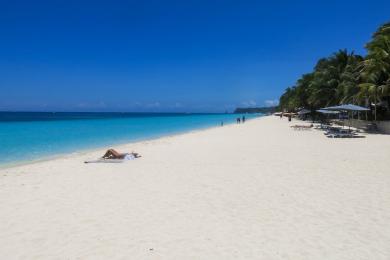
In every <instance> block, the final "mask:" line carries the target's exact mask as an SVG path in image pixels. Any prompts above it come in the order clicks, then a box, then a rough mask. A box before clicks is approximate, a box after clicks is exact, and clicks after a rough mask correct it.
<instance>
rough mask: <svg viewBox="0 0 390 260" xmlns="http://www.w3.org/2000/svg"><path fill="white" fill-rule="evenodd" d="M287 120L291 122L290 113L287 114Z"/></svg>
mask: <svg viewBox="0 0 390 260" xmlns="http://www.w3.org/2000/svg"><path fill="white" fill-rule="evenodd" d="M288 121H289V122H291V115H290V114H289V115H288Z"/></svg>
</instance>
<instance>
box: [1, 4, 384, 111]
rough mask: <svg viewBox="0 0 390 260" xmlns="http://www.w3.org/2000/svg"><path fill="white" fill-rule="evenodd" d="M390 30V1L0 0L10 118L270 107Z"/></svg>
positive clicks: (5, 104)
mask: <svg viewBox="0 0 390 260" xmlns="http://www.w3.org/2000/svg"><path fill="white" fill-rule="evenodd" d="M386 21H390V1H389V0H387V1H377V0H371V1H367V0H366V1H360V0H357V1H334V0H327V1H325V0H324V1H314V0H311V1H303V0H302V1H300V0H295V1H291V0H289V1H287V0H285V1H260V0H258V1H244V0H241V1H228V0H225V1H213V0H208V1H190V0H185V1H179V0H178V1H163V0H160V1H147V0H145V1H141V0H140V1H130V0H128V1H115V0H112V1H99V0H96V1H83V0H78V1H71V0H66V1H56V0H51V1H39V0H37V1H18V0H0V110H24V111H26V110H27V111H183V112H184V111H185V112H223V111H225V110H229V111H231V110H232V109H234V108H235V107H236V106H263V105H271V104H274V103H275V100H277V99H278V98H279V96H280V94H281V93H282V92H283V90H284V89H285V88H286V87H288V86H291V85H293V84H294V82H295V81H296V79H297V78H298V77H299V76H300V75H301V74H303V73H305V72H308V71H310V70H311V69H312V67H313V66H314V65H315V63H316V61H317V60H318V59H319V58H321V57H324V56H328V55H330V54H332V53H333V52H335V51H337V50H338V49H343V48H347V49H348V50H355V52H356V53H359V54H364V53H365V51H364V44H365V43H366V42H367V41H368V40H369V39H370V37H371V35H372V33H373V32H374V31H375V30H376V29H377V27H378V26H379V25H380V24H382V23H384V22H386Z"/></svg>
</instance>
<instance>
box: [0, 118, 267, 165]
mask: <svg viewBox="0 0 390 260" xmlns="http://www.w3.org/2000/svg"><path fill="white" fill-rule="evenodd" d="M242 116H243V114H227V113H226V114H191V113H96V112H93V113H86V112H78V113H72V112H0V167H7V166H12V165H16V164H21V163H28V162H34V161H38V160H44V159H49V158H51V157H55V156H60V155H64V154H68V153H75V152H82V151H85V150H90V149H95V148H96V149H97V148H102V149H106V148H111V147H113V146H114V145H118V144H124V143H130V142H136V141H143V140H149V139H155V138H159V137H163V136H168V135H173V134H179V133H185V132H189V131H193V130H200V129H206V128H210V127H221V124H223V125H227V124H232V123H236V118H238V117H242ZM259 116H261V114H246V115H245V117H246V119H247V120H250V119H253V118H255V117H259Z"/></svg>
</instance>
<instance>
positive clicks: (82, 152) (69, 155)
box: [0, 115, 266, 171]
mask: <svg viewBox="0 0 390 260" xmlns="http://www.w3.org/2000/svg"><path fill="white" fill-rule="evenodd" d="M265 116H266V115H260V116H257V117H255V118H250V119H247V122H250V121H252V120H257V119H259V118H263V117H265ZM231 125H235V123H234V122H232V123H227V124H224V126H223V127H228V126H231ZM220 127H221V126H206V127H203V128H198V129H193V130H187V131H186V130H184V131H182V132H181V131H178V132H176V133H171V134H167V135H163V136H160V137H152V138H146V139H142V138H141V139H140V140H134V141H131V142H124V143H121V142H119V143H113V144H110V145H109V146H108V147H103V146H102V147H95V148H85V149H82V150H80V151H77V152H64V153H59V154H57V155H52V156H44V158H41V159H32V160H27V161H21V162H15V163H14V162H11V163H5V164H1V163H0V171H1V170H6V169H11V168H16V167H20V166H27V165H33V164H37V163H42V162H47V161H53V160H58V159H66V158H72V157H75V156H82V155H86V154H89V153H96V152H97V151H103V152H104V151H105V150H107V149H110V148H112V147H114V146H115V147H118V149H120V147H123V146H129V145H138V144H142V143H144V142H151V141H157V140H159V139H164V138H172V137H175V136H181V135H186V134H190V133H196V132H202V131H207V130H210V129H214V128H220Z"/></svg>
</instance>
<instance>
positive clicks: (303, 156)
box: [0, 117, 390, 260]
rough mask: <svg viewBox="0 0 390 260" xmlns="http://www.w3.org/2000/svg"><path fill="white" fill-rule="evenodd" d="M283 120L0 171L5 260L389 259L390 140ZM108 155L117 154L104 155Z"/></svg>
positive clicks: (0, 236) (0, 252)
mask: <svg viewBox="0 0 390 260" xmlns="http://www.w3.org/2000/svg"><path fill="white" fill-rule="evenodd" d="M294 123H296V122H291V123H289V122H287V120H286V119H279V118H277V117H264V118H259V119H255V120H251V121H249V122H247V123H245V124H243V125H228V126H224V127H219V128H213V129H208V130H204V131H197V132H192V133H188V134H182V135H177V136H172V137H166V138H161V139H157V140H152V141H146V142H140V143H136V144H128V145H123V146H120V147H113V148H115V149H117V150H120V151H132V150H134V151H137V152H139V153H140V154H141V155H142V156H143V157H142V158H140V159H137V160H134V161H128V162H125V163H118V164H84V163H83V161H84V160H87V159H95V158H97V157H99V156H101V155H102V154H103V153H104V150H103V149H102V150H99V151H94V152H88V153H83V154H80V155H75V154H73V155H69V156H65V157H61V158H57V159H54V160H49V161H43V162H39V163H34V164H29V165H24V166H18V167H14V168H8V169H2V170H0V205H1V211H0V258H1V259H7V260H10V259H94V260H95V259H267V260H269V259H351V260H352V259H353V260H356V259H375V260H380V259H383V260H385V259H390V164H389V158H390V136H389V135H368V136H367V137H366V138H359V139H358V138H357V139H329V138H326V137H325V136H324V135H323V132H321V131H318V130H310V131H294V130H293V129H291V128H290V127H289V126H290V125H292V124H294ZM107 148H109V147H107Z"/></svg>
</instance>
